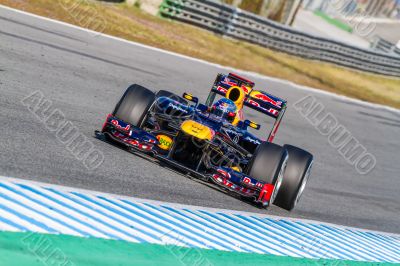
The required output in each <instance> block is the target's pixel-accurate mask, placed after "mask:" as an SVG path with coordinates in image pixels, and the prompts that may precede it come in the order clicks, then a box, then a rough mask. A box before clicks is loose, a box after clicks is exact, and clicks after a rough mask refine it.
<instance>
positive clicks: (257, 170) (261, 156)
mask: <svg viewBox="0 0 400 266" xmlns="http://www.w3.org/2000/svg"><path fill="white" fill-rule="evenodd" d="M287 161H288V152H287V151H286V149H285V148H284V147H281V146H279V145H276V144H274V143H269V142H264V143H262V144H260V145H259V146H258V147H257V149H256V151H255V153H254V155H253V158H252V159H251V161H250V163H249V166H248V169H247V174H248V175H250V176H251V177H253V178H255V179H257V180H258V181H261V182H265V183H268V184H272V185H274V186H275V189H274V192H273V193H272V196H271V203H274V201H275V198H276V196H277V194H278V191H279V189H280V186H281V184H282V179H283V174H284V171H285V168H286V164H287Z"/></svg>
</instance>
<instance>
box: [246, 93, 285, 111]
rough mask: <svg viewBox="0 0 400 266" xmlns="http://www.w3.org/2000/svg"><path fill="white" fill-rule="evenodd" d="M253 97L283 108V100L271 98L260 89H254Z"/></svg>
mask: <svg viewBox="0 0 400 266" xmlns="http://www.w3.org/2000/svg"><path fill="white" fill-rule="evenodd" d="M251 97H253V98H256V99H259V100H261V101H263V102H267V103H270V104H272V105H274V106H276V107H279V108H281V107H282V102H281V101H275V100H273V99H271V98H270V97H269V96H267V95H265V94H264V93H262V92H260V91H254V92H252V93H251Z"/></svg>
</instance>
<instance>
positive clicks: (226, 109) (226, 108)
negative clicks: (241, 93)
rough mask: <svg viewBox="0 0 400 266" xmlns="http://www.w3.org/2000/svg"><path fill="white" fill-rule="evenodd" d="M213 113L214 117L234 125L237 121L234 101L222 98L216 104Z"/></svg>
mask: <svg viewBox="0 0 400 266" xmlns="http://www.w3.org/2000/svg"><path fill="white" fill-rule="evenodd" d="M211 112H212V114H213V115H214V116H216V117H219V118H222V119H225V120H227V121H228V122H230V123H232V122H233V121H234V120H235V117H236V112H237V108H236V104H235V103H234V102H233V101H232V100H229V99H227V98H222V99H220V100H218V101H217V102H216V103H214V105H213V107H212V110H211Z"/></svg>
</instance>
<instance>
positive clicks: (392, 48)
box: [372, 37, 400, 56]
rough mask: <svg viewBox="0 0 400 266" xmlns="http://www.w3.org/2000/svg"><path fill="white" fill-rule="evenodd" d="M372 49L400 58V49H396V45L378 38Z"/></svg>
mask: <svg viewBox="0 0 400 266" xmlns="http://www.w3.org/2000/svg"><path fill="white" fill-rule="evenodd" d="M372 48H373V49H375V50H377V51H382V52H384V53H392V54H394V55H397V56H400V49H399V48H397V47H396V44H394V43H391V42H388V41H386V40H385V39H382V38H380V37H378V38H376V40H375V42H374V44H373V46H372Z"/></svg>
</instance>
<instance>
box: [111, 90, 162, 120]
mask: <svg viewBox="0 0 400 266" xmlns="http://www.w3.org/2000/svg"><path fill="white" fill-rule="evenodd" d="M155 99H156V95H155V93H154V92H152V91H151V90H149V89H146V88H145V87H142V86H140V85H138V84H133V85H131V86H130V87H129V88H128V89H127V90H126V91H125V93H124V95H123V96H122V98H121V99H120V100H119V102H118V103H117V105H116V106H115V109H114V112H113V113H112V115H113V116H115V117H117V118H119V119H121V120H123V121H124V122H126V123H129V124H131V125H134V126H137V127H141V126H142V124H143V122H144V120H145V118H146V115H147V112H148V111H149V109H150V107H151V106H152V104H153V103H154V101H155Z"/></svg>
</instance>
